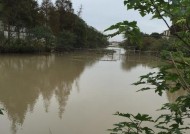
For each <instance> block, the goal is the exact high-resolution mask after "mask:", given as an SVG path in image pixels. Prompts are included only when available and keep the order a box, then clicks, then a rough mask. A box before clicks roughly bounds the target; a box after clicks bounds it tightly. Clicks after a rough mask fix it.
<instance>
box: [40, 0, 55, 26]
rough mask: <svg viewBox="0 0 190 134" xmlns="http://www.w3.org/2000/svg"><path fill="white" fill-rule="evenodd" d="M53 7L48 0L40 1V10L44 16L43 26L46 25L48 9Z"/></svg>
mask: <svg viewBox="0 0 190 134" xmlns="http://www.w3.org/2000/svg"><path fill="white" fill-rule="evenodd" d="M52 7H53V4H52V2H51V1H50V0H43V1H42V6H41V11H42V13H43V14H44V17H45V26H46V27H47V24H48V22H49V18H50V15H49V14H50V10H51V8H52Z"/></svg>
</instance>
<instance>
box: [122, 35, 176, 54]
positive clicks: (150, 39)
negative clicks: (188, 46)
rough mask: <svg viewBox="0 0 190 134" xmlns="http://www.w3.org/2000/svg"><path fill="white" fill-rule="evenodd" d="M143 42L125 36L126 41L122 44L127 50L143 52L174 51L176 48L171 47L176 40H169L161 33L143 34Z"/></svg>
mask: <svg viewBox="0 0 190 134" xmlns="http://www.w3.org/2000/svg"><path fill="white" fill-rule="evenodd" d="M141 34H142V35H141V36H142V37H141V38H142V39H141V41H140V42H139V41H131V40H130V38H128V37H127V35H125V34H124V39H125V40H124V41H123V42H122V43H121V44H120V45H121V46H122V47H124V48H125V49H128V50H130V49H132V50H141V51H149V50H151V51H159V52H161V51H162V50H174V49H175V46H173V45H171V44H172V42H174V40H173V39H172V38H169V37H168V38H167V37H165V36H163V35H162V34H159V33H156V32H154V33H151V34H150V35H149V34H145V33H141Z"/></svg>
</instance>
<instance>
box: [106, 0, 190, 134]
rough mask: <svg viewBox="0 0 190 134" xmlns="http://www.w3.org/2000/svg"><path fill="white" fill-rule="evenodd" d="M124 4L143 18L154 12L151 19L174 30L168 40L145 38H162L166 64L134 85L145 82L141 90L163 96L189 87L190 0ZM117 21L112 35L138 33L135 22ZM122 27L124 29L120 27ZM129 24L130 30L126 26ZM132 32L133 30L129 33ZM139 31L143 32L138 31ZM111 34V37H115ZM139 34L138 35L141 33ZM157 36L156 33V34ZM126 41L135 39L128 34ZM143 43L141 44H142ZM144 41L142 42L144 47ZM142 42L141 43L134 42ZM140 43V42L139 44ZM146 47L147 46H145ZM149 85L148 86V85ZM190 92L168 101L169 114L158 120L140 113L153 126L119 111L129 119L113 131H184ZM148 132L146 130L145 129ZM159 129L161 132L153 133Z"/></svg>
mask: <svg viewBox="0 0 190 134" xmlns="http://www.w3.org/2000/svg"><path fill="white" fill-rule="evenodd" d="M124 4H125V5H126V6H127V9H128V10H129V9H134V10H137V11H138V12H139V13H140V14H141V16H142V17H144V16H145V15H147V14H151V15H152V18H153V19H154V18H156V19H162V20H163V21H164V22H165V24H166V25H167V26H168V29H170V30H171V33H172V36H171V37H170V38H171V39H170V40H169V41H166V40H165V41H164V40H163V41H162V40H161V39H159V38H160V37H159V38H155V39H153V38H152V37H148V38H147V37H143V38H142V39H143V40H144V41H142V42H143V43H145V44H146V45H147V44H154V43H155V42H157V41H159V40H160V42H161V44H166V46H164V45H161V46H160V47H155V48H157V49H158V48H159V49H161V48H163V49H164V51H163V52H162V53H161V57H162V59H163V61H165V64H162V66H160V71H159V72H153V73H149V74H147V75H144V76H141V77H140V80H139V81H138V82H136V83H134V85H141V84H142V85H144V88H142V89H140V90H139V91H146V90H154V91H155V93H158V95H160V96H162V95H163V93H164V92H171V93H174V92H176V91H178V90H187V91H189V90H190V88H189V87H190V86H189V85H190V59H189V51H190V38H189V37H190V27H189V26H190V23H189V22H190V18H189V16H190V12H189V11H190V1H189V0H178V1H177V0H172V1H165V0H144V1H141V0H124ZM165 17H168V18H170V20H171V21H172V23H173V26H171V27H170V26H169V24H168V23H167V21H166V19H165ZM126 22H127V23H123V22H122V23H118V24H116V25H113V26H111V27H110V28H109V29H108V30H113V29H114V28H115V29H119V30H118V31H117V32H116V33H113V34H112V35H116V34H120V33H127V32H129V34H130V35H133V34H134V33H135V32H134V31H133V29H137V26H136V25H131V23H130V22H128V21H126ZM120 27H122V28H120ZM128 27H130V31H129V30H127V28H128ZM130 32H132V33H130ZM139 32H140V31H139ZM112 35H111V36H112ZM138 35H139V34H138ZM154 35H157V34H155V33H154ZM126 38H127V40H128V41H130V40H133V39H134V38H135V37H134V38H133V37H132V38H131V37H130V36H126ZM143 43H142V44H143ZM145 44H143V45H144V46H145ZM135 45H137V46H138V45H139V44H135ZM139 46H140V45H139ZM146 49H147V48H146ZM147 85H148V86H147ZM189 104H190V94H187V95H184V96H179V97H178V98H177V99H176V100H175V102H173V103H166V104H163V106H162V107H161V108H160V110H162V111H163V110H164V111H166V112H164V113H166V114H161V115H160V116H159V117H158V118H157V119H155V120H153V119H152V118H151V117H149V116H148V115H147V116H145V115H142V114H139V115H141V116H140V117H143V116H144V117H147V118H148V119H151V120H146V121H148V122H151V123H152V124H153V125H154V128H149V127H148V126H147V127H146V126H145V125H142V124H141V123H143V122H144V120H142V119H144V118H137V116H135V115H133V114H123V113H119V114H117V115H119V116H124V117H126V118H127V119H128V120H127V121H126V122H122V123H117V124H116V125H115V126H116V128H114V129H111V131H112V132H113V133H114V134H119V133H126V134H142V133H146V134H152V133H158V134H182V133H184V132H185V130H187V129H190V128H189V124H188V123H187V120H188V119H189V117H190V116H189V115H190V105H189ZM144 127H145V128H146V130H147V131H143V130H144V129H143V128H144ZM152 129H153V130H154V129H156V131H158V132H154V131H153V130H152Z"/></svg>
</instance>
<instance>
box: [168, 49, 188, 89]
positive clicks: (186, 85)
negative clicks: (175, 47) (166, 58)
mask: <svg viewBox="0 0 190 134" xmlns="http://www.w3.org/2000/svg"><path fill="white" fill-rule="evenodd" d="M170 57H171V60H172V62H173V64H174V66H175V69H176V71H177V73H178V75H179V76H180V78H181V80H182V82H183V83H184V84H185V87H186V88H187V89H189V85H188V84H187V82H186V81H185V79H184V78H183V76H182V74H181V73H180V71H179V69H178V67H177V65H176V63H175V61H174V58H173V55H172V53H171V52H170ZM181 84H182V83H181Z"/></svg>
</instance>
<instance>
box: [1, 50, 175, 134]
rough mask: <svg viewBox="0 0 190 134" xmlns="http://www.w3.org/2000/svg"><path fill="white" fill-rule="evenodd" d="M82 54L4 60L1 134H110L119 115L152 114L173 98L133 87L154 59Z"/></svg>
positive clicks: (120, 55) (2, 70) (155, 62)
mask: <svg viewBox="0 0 190 134" xmlns="http://www.w3.org/2000/svg"><path fill="white" fill-rule="evenodd" d="M123 53H124V51H123V50H122V51H120V50H119V51H117V53H116V54H114V55H109V54H108V55H103V54H96V53H88V52H78V53H73V54H62V55H54V54H52V55H9V56H8V55H1V56H0V74H1V75H0V107H1V108H4V109H5V111H4V115H3V116H0V124H1V125H0V133H1V134H108V133H109V132H108V131H106V130H107V129H109V128H112V127H113V126H112V125H113V124H114V123H116V122H118V121H119V120H121V119H120V118H118V117H116V116H113V114H114V113H115V112H117V111H120V112H130V113H139V112H142V113H149V114H151V115H153V116H155V117H156V116H157V115H158V113H157V112H155V110H156V109H158V108H160V106H161V104H162V103H165V102H168V99H169V101H172V100H173V98H175V96H173V95H171V94H164V95H163V97H159V96H158V95H156V94H155V93H154V92H151V91H149V92H140V93H136V90H138V89H139V88H140V87H136V86H133V85H131V84H132V83H133V82H135V81H137V80H138V78H139V76H140V75H143V74H146V73H148V72H150V71H158V68H153V67H154V66H156V65H157V64H158V62H159V61H157V59H155V58H153V57H151V56H142V55H141V56H140V55H133V56H132V55H131V56H127V57H126V56H125V55H124V54H123Z"/></svg>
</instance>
